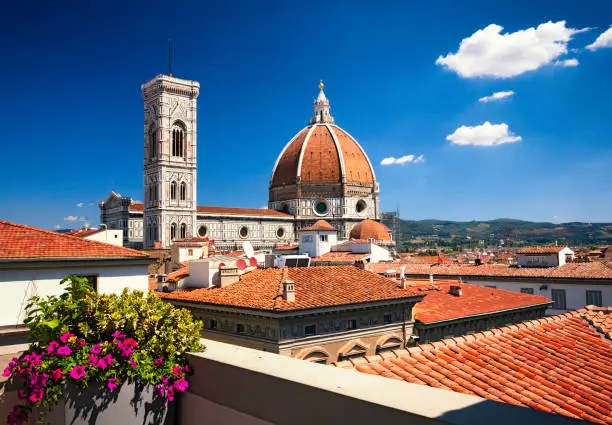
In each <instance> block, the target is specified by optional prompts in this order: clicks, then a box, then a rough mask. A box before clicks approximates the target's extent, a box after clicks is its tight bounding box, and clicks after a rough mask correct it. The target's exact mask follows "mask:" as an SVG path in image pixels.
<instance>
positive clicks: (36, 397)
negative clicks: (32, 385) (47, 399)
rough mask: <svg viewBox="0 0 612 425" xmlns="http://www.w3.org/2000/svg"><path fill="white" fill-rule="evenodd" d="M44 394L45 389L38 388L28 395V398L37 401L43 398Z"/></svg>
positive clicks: (31, 401) (32, 401) (33, 401)
mask: <svg viewBox="0 0 612 425" xmlns="http://www.w3.org/2000/svg"><path fill="white" fill-rule="evenodd" d="M44 395H45V392H44V391H43V389H42V388H37V389H35V390H33V391H32V393H31V394H30V396H29V397H28V400H29V401H30V403H37V402H39V401H40V400H42V398H43V396H44Z"/></svg>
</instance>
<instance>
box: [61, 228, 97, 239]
mask: <svg viewBox="0 0 612 425" xmlns="http://www.w3.org/2000/svg"><path fill="white" fill-rule="evenodd" d="M102 230H104V229H77V230H72V231H70V232H66V233H64V234H65V235H70V236H78V237H80V238H84V237H85V236H89V235H93V234H95V233H98V232H101V231H102Z"/></svg>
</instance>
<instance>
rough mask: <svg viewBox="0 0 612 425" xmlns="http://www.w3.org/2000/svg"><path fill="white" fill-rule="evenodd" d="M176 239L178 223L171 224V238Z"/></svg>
mask: <svg viewBox="0 0 612 425" xmlns="http://www.w3.org/2000/svg"><path fill="white" fill-rule="evenodd" d="M174 239H176V223H172V224H171V225H170V240H174Z"/></svg>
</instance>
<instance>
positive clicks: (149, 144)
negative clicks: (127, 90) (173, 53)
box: [142, 74, 200, 248]
mask: <svg viewBox="0 0 612 425" xmlns="http://www.w3.org/2000/svg"><path fill="white" fill-rule="evenodd" d="M199 92H200V83H198V82H197V81H191V80H183V79H180V78H176V77H173V76H172V75H171V74H170V75H163V74H160V75H157V76H156V77H155V78H153V79H152V80H150V81H148V82H147V83H145V84H143V85H142V97H143V99H144V217H143V226H144V228H143V233H144V235H143V236H144V237H143V239H144V247H145V248H152V247H153V246H154V245H155V242H160V243H161V245H162V246H163V247H168V246H170V244H171V243H172V240H173V239H179V238H184V237H189V236H194V235H195V234H196V224H197V222H196V207H197V200H196V193H197V190H196V189H197V187H196V185H197V157H196V155H197V149H196V148H197V140H196V134H197V98H198V94H199Z"/></svg>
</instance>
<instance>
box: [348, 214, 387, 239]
mask: <svg viewBox="0 0 612 425" xmlns="http://www.w3.org/2000/svg"><path fill="white" fill-rule="evenodd" d="M350 238H351V239H374V240H377V241H390V240H391V230H390V229H389V228H388V227H387V226H385V225H384V224H382V223H379V222H378V221H374V220H370V219H369V218H366V219H365V220H363V221H362V222H360V223H358V224H357V225H356V226H355V227H353V229H352V230H351V233H350Z"/></svg>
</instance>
